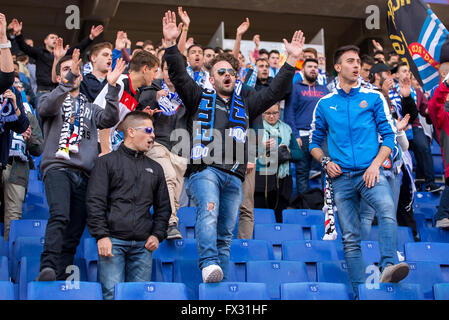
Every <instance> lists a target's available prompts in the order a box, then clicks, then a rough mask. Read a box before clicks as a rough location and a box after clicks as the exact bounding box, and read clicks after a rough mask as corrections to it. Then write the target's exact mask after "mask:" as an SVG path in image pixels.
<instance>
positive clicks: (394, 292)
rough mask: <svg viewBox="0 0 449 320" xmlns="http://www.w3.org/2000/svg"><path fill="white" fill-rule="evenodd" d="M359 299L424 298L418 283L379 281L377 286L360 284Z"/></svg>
mask: <svg viewBox="0 0 449 320" xmlns="http://www.w3.org/2000/svg"><path fill="white" fill-rule="evenodd" d="M358 291H359V299H360V300H422V299H423V298H424V296H423V294H422V292H421V289H420V286H419V284H402V283H400V284H394V283H379V288H378V289H376V288H371V287H368V285H366V284H360V285H359V288H358Z"/></svg>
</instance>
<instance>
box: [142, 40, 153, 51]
mask: <svg viewBox="0 0 449 320" xmlns="http://www.w3.org/2000/svg"><path fill="white" fill-rule="evenodd" d="M149 45H151V46H153V47H154V44H153V41H151V40H145V41H144V42H143V45H142V49H143V48H145V47H146V46H149Z"/></svg>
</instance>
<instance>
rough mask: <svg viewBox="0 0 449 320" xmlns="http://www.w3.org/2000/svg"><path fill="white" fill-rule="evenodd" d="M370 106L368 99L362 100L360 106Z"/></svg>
mask: <svg viewBox="0 0 449 320" xmlns="http://www.w3.org/2000/svg"><path fill="white" fill-rule="evenodd" d="M366 107H368V102H366V100H363V101H362V102H360V108H366Z"/></svg>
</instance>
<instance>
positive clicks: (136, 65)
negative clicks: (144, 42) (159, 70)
mask: <svg viewBox="0 0 449 320" xmlns="http://www.w3.org/2000/svg"><path fill="white" fill-rule="evenodd" d="M144 66H148V67H149V68H150V69H152V68H154V67H155V66H159V59H158V58H157V57H156V56H155V55H153V54H152V53H150V52H148V51H145V50H142V51H139V52H136V54H135V55H134V57H133V58H132V59H131V61H130V63H129V71H135V72H139V71H140V70H141V69H142V67H144Z"/></svg>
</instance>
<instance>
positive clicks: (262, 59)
mask: <svg viewBox="0 0 449 320" xmlns="http://www.w3.org/2000/svg"><path fill="white" fill-rule="evenodd" d="M259 61H263V62H266V63H268V60H267V59H264V58H259V59H257V60H256V64H257V62H259Z"/></svg>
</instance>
